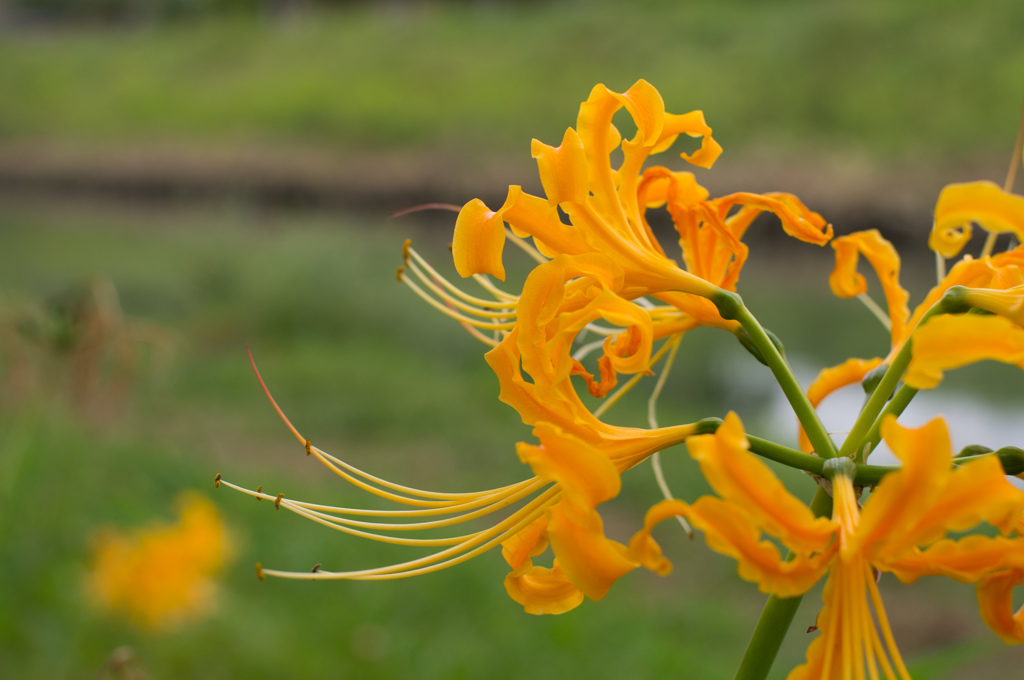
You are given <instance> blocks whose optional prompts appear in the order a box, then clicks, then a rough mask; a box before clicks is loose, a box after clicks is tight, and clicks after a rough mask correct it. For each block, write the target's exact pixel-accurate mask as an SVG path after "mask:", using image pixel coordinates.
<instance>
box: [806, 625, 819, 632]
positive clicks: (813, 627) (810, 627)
mask: <svg viewBox="0 0 1024 680" xmlns="http://www.w3.org/2000/svg"><path fill="white" fill-rule="evenodd" d="M816 630H818V627H817V626H808V627H807V632H808V633H813V632H814V631H816Z"/></svg>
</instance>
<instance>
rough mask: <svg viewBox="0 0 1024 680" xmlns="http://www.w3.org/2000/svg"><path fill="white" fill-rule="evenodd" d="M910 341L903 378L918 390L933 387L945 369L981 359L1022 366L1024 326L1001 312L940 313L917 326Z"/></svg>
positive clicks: (1023, 360) (1023, 365)
mask: <svg viewBox="0 0 1024 680" xmlns="http://www.w3.org/2000/svg"><path fill="white" fill-rule="evenodd" d="M912 342H913V347H912V349H913V357H912V358H911V360H910V365H909V366H908V367H907V372H906V375H904V376H903V381H904V382H905V383H906V384H907V385H910V386H911V387H914V388H916V389H919V390H929V389H932V388H934V387H936V386H937V385H938V384H939V383H940V382H942V377H943V372H944V371H947V370H949V369H951V368H959V367H961V366H966V365H968V364H973V363H975V362H978V361H982V360H984V359H994V360H996V361H1002V362H1004V363H1007V364H1013V365H1015V366H1018V367H1020V368H1024V328H1021V327H1020V326H1018V325H1017V324H1015V323H1013V322H1012V321H1010V320H1009V319H1006V318H1003V317H1001V316H985V315H980V314H963V315H960V316H948V315H947V316H939V317H936V318H933V319H931V320H930V321H928V323H926V324H925V325H924V326H922V327H920V328H918V329H917V331H915V332H914V335H913V339H912Z"/></svg>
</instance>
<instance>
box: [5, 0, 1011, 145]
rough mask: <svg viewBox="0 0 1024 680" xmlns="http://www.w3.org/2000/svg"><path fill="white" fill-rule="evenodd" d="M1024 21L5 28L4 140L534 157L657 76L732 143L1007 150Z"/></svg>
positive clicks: (524, 10) (911, 2)
mask: <svg viewBox="0 0 1024 680" xmlns="http://www.w3.org/2000/svg"><path fill="white" fill-rule="evenodd" d="M1022 24H1024V5H1022V4H1021V3H1019V2H1016V0H988V1H985V2H979V3H971V4H966V3H957V2H926V1H924V0H907V1H904V2H887V1H886V0H867V1H853V0H841V1H838V2H829V3H806V2H798V1H795V0H794V1H787V0H777V1H775V2H770V3H757V2H749V1H746V0H729V1H727V2H689V3H672V2H643V3H625V2H615V1H611V0H605V1H603V2H597V3H582V2H563V3H554V2H552V3H522V4H518V3H479V4H474V5H468V6H463V5H447V4H440V5H434V4H424V5H422V6H413V5H409V6H404V5H402V6H400V5H388V4H381V5H379V6H378V5H371V6H369V7H366V6H362V7H359V6H357V7H353V8H349V9H344V10H336V11H326V10H321V11H316V12H308V13H296V14H288V15H284V16H282V17H280V18H277V19H271V18H264V19H255V18H245V17H234V18H232V17H227V18H224V17H220V18H217V17H214V18H210V19H206V20H201V21H199V20H197V21H194V22H182V23H177V24H175V23H172V24H164V25H154V26H149V27H141V28H131V27H123V26H122V27H113V28H89V29H85V30H81V29H80V30H74V31H62V30H56V31H53V30H49V31H48V30H29V31H22V32H14V31H10V30H9V31H8V32H7V33H6V34H4V35H2V36H0V63H2V64H3V65H4V66H3V68H2V69H0V102H2V104H0V138H3V139H8V140H11V139H57V140H70V141H79V142H84V143H99V144H104V143H130V142H133V141H140V140H145V141H152V140H154V139H156V140H171V141H174V140H189V141H192V142H202V141H204V140H205V141H211V140H216V141H218V142H219V143H247V142H252V141H259V142H280V143H285V144H306V145H318V144H321V143H329V144H331V145H333V146H334V147H335V148H338V149H352V148H360V149H362V148H374V149H379V148H381V147H389V148H406V147H410V146H420V147H430V148H437V147H447V148H451V149H455V150H460V151H467V150H471V151H473V152H476V153H479V151H478V149H480V148H483V149H486V152H488V153H490V152H495V151H500V150H509V149H514V150H516V151H518V150H520V149H522V148H524V144H525V142H524V140H527V139H530V137H538V138H540V139H543V140H546V141H548V142H554V141H557V140H558V139H561V134H562V131H563V130H564V128H565V126H566V125H567V124H569V123H570V122H571V121H573V120H575V115H576V107H577V105H578V102H580V101H582V100H583V99H585V98H586V95H587V93H588V92H589V90H590V88H591V87H592V86H593V84H594V83H597V82H603V83H605V84H607V85H608V86H609V87H611V88H613V89H618V90H620V91H621V90H622V89H625V88H627V87H629V86H630V85H631V84H632V83H633V82H634V81H635V80H636V79H638V78H641V77H642V78H646V79H648V80H650V81H651V82H652V83H654V84H655V86H657V87H658V88H659V89H660V90H661V92H662V94H663V96H664V97H665V100H666V102H667V105H668V108H669V110H671V111H674V112H683V111H687V110H690V109H692V108H702V109H704V110H705V112H706V114H707V116H708V119H709V121H710V123H711V125H712V126H713V127H714V128H715V131H716V136H717V137H719V138H720V139H722V140H723V141H724V142H725V143H726V146H727V148H733V149H734V148H736V146H735V145H737V144H739V145H742V146H745V147H748V148H749V146H750V145H753V144H756V145H758V146H768V147H772V148H780V147H781V148H785V149H786V150H787V152H788V153H790V154H793V155H796V154H799V153H801V152H805V151H808V150H812V149H813V150H817V151H819V152H820V151H822V150H828V149H838V150H841V151H847V152H849V151H854V152H857V153H861V154H863V153H867V154H871V155H874V156H875V157H877V158H881V159H883V160H887V159H890V158H894V157H901V156H904V155H907V154H925V155H926V156H929V154H930V156H929V157H931V156H934V155H936V154H940V155H947V156H948V155H952V156H963V155H967V154H974V153H978V152H979V151H980V152H990V151H995V152H998V153H999V154H1004V153H1005V150H1006V148H1008V147H1009V144H1010V143H1011V139H1012V130H1013V129H1015V127H1016V125H1015V123H1016V116H1017V112H1018V110H1019V106H1020V99H1021V82H1020V78H1019V74H1020V73H1021V72H1022V71H1024V43H1022V42H1021V41H1020V39H1019V31H1018V30H1017V27H1019V26H1020V25H1022ZM556 94H557V96H555V95H556ZM481 145H483V146H481ZM926 150H927V151H926Z"/></svg>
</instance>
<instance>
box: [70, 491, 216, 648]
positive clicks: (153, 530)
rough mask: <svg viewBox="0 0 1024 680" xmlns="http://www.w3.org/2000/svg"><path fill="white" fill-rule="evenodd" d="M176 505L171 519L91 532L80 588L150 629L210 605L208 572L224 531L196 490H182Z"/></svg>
mask: <svg viewBox="0 0 1024 680" xmlns="http://www.w3.org/2000/svg"><path fill="white" fill-rule="evenodd" d="M178 505H179V508H180V518H179V520H178V522H177V523H175V524H156V525H153V526H150V527H148V528H145V529H136V530H134V531H127V532H126V531H119V530H116V529H105V530H103V531H102V532H101V533H99V534H98V535H97V536H96V545H95V551H94V554H93V559H92V565H91V568H90V570H89V574H88V577H87V581H86V588H87V590H88V593H89V595H90V596H91V597H92V599H93V601H94V602H96V604H97V605H98V606H99V607H100V608H102V609H104V610H106V611H109V612H112V613H116V614H119V615H121V616H124V617H126V618H128V619H130V620H131V621H132V622H134V623H135V624H137V625H139V626H141V627H143V628H147V629H151V630H157V629H166V628H172V627H174V626H176V625H179V624H182V623H185V622H187V621H192V620H195V619H198V618H200V617H202V616H203V615H205V614H207V613H208V612H209V611H211V609H212V607H213V604H214V602H215V595H216V585H215V583H214V581H213V576H214V575H215V574H216V573H217V572H218V571H220V569H221V568H222V567H223V566H224V563H225V561H226V560H227V558H228V557H229V554H230V546H229V541H228V537H227V532H226V529H225V527H224V524H223V522H222V521H221V519H220V514H219V513H218V512H217V508H216V506H215V505H214V504H213V503H211V502H210V501H209V500H207V499H206V498H204V497H202V496H200V495H199V494H197V493H194V492H189V493H185V494H183V495H182V496H180V497H179V498H178Z"/></svg>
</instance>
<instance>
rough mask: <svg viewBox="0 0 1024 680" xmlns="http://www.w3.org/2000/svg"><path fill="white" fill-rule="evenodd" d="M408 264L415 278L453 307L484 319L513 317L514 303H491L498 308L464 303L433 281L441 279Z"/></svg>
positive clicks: (413, 264)
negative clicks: (481, 307)
mask: <svg viewBox="0 0 1024 680" xmlns="http://www.w3.org/2000/svg"><path fill="white" fill-rule="evenodd" d="M408 266H409V270H410V271H412V272H413V273H414V274H416V276H417V278H419V280H420V281H422V282H423V284H424V285H425V286H426V287H427V288H429V289H430V290H431V291H432V292H433V293H434V294H435V295H437V297H439V298H441V299H442V300H444V301H445V302H447V303H448V304H449V305H451V307H454V308H455V309H460V310H462V311H464V312H469V313H471V314H476V315H477V316H479V317H481V318H484V319H512V318H514V317H515V313H516V312H515V305H512V306H511V309H510V306H509V304H508V303H504V302H499V303H493V305H494V306H496V307H498V308H499V309H480V306H478V305H473V304H469V303H466V302H464V301H462V300H460V299H459V298H457V297H456V296H454V295H452V294H450V293H448V292H447V291H446V290H444V289H443V288H442V287H441V286H438V285H437V283H435V281H440V280H441V279H440V278H438V277H435V278H434V279H433V280H432V279H431V278H429V277H427V276H426V274H424V273H423V271H422V270H421V269H420V268H419V266H418V265H417V264H416V263H415V262H412V261H410V262H409V263H408ZM484 302H486V301H484ZM509 310H510V311H509Z"/></svg>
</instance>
